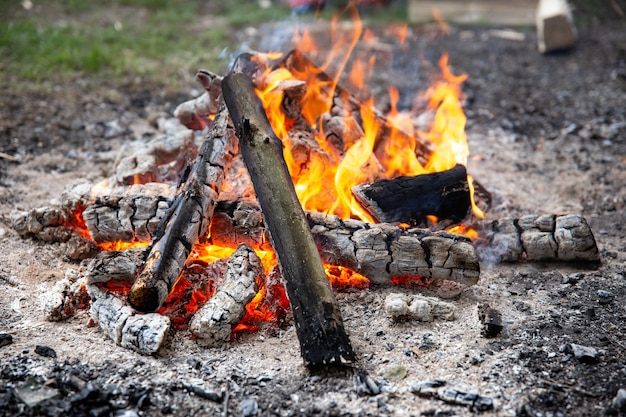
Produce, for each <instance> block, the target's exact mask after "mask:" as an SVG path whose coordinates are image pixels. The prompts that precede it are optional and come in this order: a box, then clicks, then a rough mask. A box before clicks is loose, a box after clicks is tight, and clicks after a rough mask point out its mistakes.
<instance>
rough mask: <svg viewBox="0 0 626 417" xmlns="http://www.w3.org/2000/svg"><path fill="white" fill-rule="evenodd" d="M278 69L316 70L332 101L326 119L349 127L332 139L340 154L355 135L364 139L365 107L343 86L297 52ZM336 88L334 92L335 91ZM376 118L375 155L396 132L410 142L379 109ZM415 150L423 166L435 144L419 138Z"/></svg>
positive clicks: (287, 55)
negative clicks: (337, 120) (363, 121)
mask: <svg viewBox="0 0 626 417" xmlns="http://www.w3.org/2000/svg"><path fill="white" fill-rule="evenodd" d="M278 66H279V67H283V68H286V69H288V70H290V71H292V72H293V71H295V72H302V71H308V72H311V71H313V72H314V73H315V74H316V77H317V78H318V80H320V81H322V82H323V83H324V84H325V85H324V86H322V88H321V91H322V93H323V94H326V95H327V97H326V98H325V99H326V100H328V101H330V102H331V106H330V107H329V109H328V113H327V114H326V116H327V117H330V118H335V117H340V118H341V119H342V121H341V122H340V124H342V125H344V128H345V127H348V129H347V131H346V132H342V133H341V134H340V136H337V137H336V141H333V140H331V142H337V143H335V145H336V147H337V151H339V152H340V153H342V152H343V151H346V150H347V149H348V148H349V147H350V145H351V142H350V137H351V136H358V137H359V138H360V137H361V136H359V133H358V132H359V131H360V130H362V120H361V108H362V107H363V106H364V104H363V103H362V102H361V101H360V100H359V99H358V98H357V97H356V96H354V95H353V94H351V93H350V92H349V91H348V90H346V89H344V88H342V87H341V86H339V85H336V84H335V83H334V81H333V79H332V78H331V77H330V76H329V75H328V74H326V73H325V72H324V71H322V70H321V69H320V68H318V67H317V66H316V65H315V64H314V63H313V62H312V61H311V60H310V59H309V58H308V57H306V56H305V55H304V54H303V53H302V52H300V51H298V50H297V49H294V50H292V51H290V52H289V53H288V54H286V55H285V57H284V58H283V59H282V61H280V62H279V63H278ZM333 86H334V89H332V87H333ZM374 118H375V119H376V123H377V124H378V125H379V126H380V128H379V129H378V133H377V135H376V139H375V145H374V152H375V153H376V154H378V153H384V152H385V150H384V146H381V145H382V144H384V142H385V140H386V139H387V138H388V137H389V136H390V135H391V134H392V133H393V134H394V135H396V137H397V138H398V140H402V139H405V140H407V142H408V141H409V135H408V134H407V133H405V132H403V131H401V130H399V129H398V128H397V127H396V126H395V125H394V124H393V123H391V122H390V121H389V120H388V119H387V118H386V117H384V116H383V115H382V114H381V113H380V112H379V111H377V110H376V109H374ZM354 122H356V124H357V125H359V127H358V128H356V127H352V128H350V126H351V125H353V124H354ZM354 129H356V131H354ZM344 130H345V129H344ZM413 151H414V152H415V155H416V156H417V159H418V160H419V161H420V163H422V164H423V165H424V164H425V163H426V162H427V161H428V160H429V159H430V156H431V155H432V152H433V145H432V144H431V143H430V142H429V141H428V140H426V139H423V138H419V137H417V138H415V149H414V150H413Z"/></svg>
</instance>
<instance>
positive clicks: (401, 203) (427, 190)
mask: <svg viewBox="0 0 626 417" xmlns="http://www.w3.org/2000/svg"><path fill="white" fill-rule="evenodd" d="M352 193H353V194H354V196H355V197H356V199H357V200H358V201H359V203H361V205H362V206H363V207H364V208H365V209H366V210H367V211H368V212H369V213H370V214H371V215H372V216H374V218H375V219H376V220H377V221H379V222H386V223H409V224H412V225H420V224H425V223H426V216H429V215H432V216H436V217H437V218H438V219H447V220H451V221H453V222H454V223H458V222H459V221H461V220H463V219H464V218H465V217H466V216H467V214H468V211H469V209H470V207H471V199H470V192H469V186H468V184H467V171H466V170H465V167H464V166H463V165H456V166H455V167H454V168H452V169H449V170H447V171H442V172H435V173H430V174H422V175H417V176H414V177H397V178H394V179H390V180H378V181H376V182H374V183H372V184H364V185H357V186H356V187H353V188H352Z"/></svg>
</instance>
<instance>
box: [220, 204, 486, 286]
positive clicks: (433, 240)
mask: <svg viewBox="0 0 626 417" xmlns="http://www.w3.org/2000/svg"><path fill="white" fill-rule="evenodd" d="M306 220H307V223H308V225H309V228H310V229H311V232H312V234H313V238H314V240H315V243H316V245H317V247H318V251H319V253H320V255H321V257H322V259H323V261H324V262H326V263H329V264H332V265H337V266H344V267H347V268H350V269H352V270H353V271H355V272H358V273H359V274H361V275H364V276H365V277H367V278H369V279H370V280H371V281H372V282H374V283H377V284H388V283H389V282H390V280H391V278H393V277H397V276H421V277H424V278H433V279H446V280H451V281H456V282H459V283H461V284H463V285H474V284H476V282H478V278H479V275H480V267H479V264H478V257H477V255H476V251H475V249H474V246H473V245H472V242H471V241H470V240H469V239H468V238H466V237H464V236H459V235H454V234H451V233H446V232H436V233H433V232H430V231H429V230H427V229H408V230H406V229H402V228H400V227H398V226H395V225H392V224H388V223H379V224H369V223H365V222H361V221H358V220H341V219H340V218H339V217H337V216H332V215H324V214H320V213H314V212H307V213H306ZM211 242H212V243H213V244H216V245H223V246H230V247H235V246H236V245H237V242H246V243H249V244H251V245H252V246H255V247H259V248H268V246H269V238H268V236H267V232H266V230H265V227H264V224H263V221H262V218H261V213H260V212H259V209H258V207H256V206H255V205H254V204H251V203H226V202H220V203H219V204H218V209H217V210H216V213H215V216H214V219H213V223H212V224H211Z"/></svg>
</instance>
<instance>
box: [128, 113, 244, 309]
mask: <svg viewBox="0 0 626 417" xmlns="http://www.w3.org/2000/svg"><path fill="white" fill-rule="evenodd" d="M228 122H229V118H228V112H227V111H226V108H225V106H224V105H222V106H221V109H220V111H218V114H217V115H216V116H215V120H214V121H213V124H212V126H211V129H210V131H209V136H208V138H207V139H206V140H205V141H204V143H203V144H202V147H201V148H200V152H199V155H198V158H197V159H196V162H195V164H194V166H193V168H192V170H191V173H190V175H189V178H188V179H187V181H186V182H185V184H184V186H183V189H182V192H181V193H180V194H179V195H178V196H177V197H176V200H175V201H174V203H173V205H172V208H171V209H170V211H169V213H168V214H169V215H168V216H166V217H165V218H164V220H165V221H164V222H163V224H162V225H163V228H162V230H163V232H162V235H157V236H155V237H154V239H153V242H152V245H151V247H150V252H149V254H148V257H147V258H146V262H145V264H144V267H143V269H142V270H141V271H140V273H139V275H138V276H137V279H136V281H135V283H134V284H133V286H132V288H131V290H130V292H129V294H128V301H129V303H130V305H131V306H133V307H134V308H135V309H137V310H139V311H142V312H153V311H156V310H157V309H158V308H159V307H160V306H161V305H162V304H163V301H165V298H166V297H167V295H168V294H169V292H170V290H171V289H172V287H173V286H174V284H175V283H176V281H177V280H178V277H179V275H180V273H181V271H182V270H183V266H184V264H185V262H186V260H187V257H188V256H189V253H190V252H191V248H192V247H193V245H194V244H195V242H196V241H197V240H198V237H202V236H205V235H206V232H207V230H208V227H209V224H210V222H211V217H212V215H213V210H214V209H215V204H216V203H217V196H218V193H219V190H220V188H221V187H222V184H223V182H224V179H225V177H226V173H227V171H228V169H229V168H230V165H231V163H232V160H233V159H234V157H235V155H236V153H237V152H238V146H237V140H236V137H235V135H234V130H233V129H232V128H231V127H229V126H228Z"/></svg>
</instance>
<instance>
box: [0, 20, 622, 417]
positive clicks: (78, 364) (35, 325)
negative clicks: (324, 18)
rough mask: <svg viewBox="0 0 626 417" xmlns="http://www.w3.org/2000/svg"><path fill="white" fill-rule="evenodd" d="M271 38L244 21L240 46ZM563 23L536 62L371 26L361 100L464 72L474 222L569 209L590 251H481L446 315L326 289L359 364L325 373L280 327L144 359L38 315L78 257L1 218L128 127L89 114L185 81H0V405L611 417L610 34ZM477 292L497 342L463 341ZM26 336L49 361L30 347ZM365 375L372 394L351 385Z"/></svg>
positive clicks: (486, 32)
mask: <svg viewBox="0 0 626 417" xmlns="http://www.w3.org/2000/svg"><path fill="white" fill-rule="evenodd" d="M284 30H286V29H285V28H283V27H282V26H281V27H268V28H261V29H260V30H259V32H258V33H257V35H256V37H255V38H256V40H257V42H258V43H259V45H258V46H259V47H262V46H263V45H264V44H270V43H275V42H277V41H276V38H275V36H276V35H277V34H280V33H281V32H282V31H284ZM325 30H326V29H322V32H323V31H325ZM579 30H580V33H579V35H580V39H579V41H578V43H577V45H576V47H575V49H573V50H571V51H567V52H563V53H558V54H552V55H547V56H543V55H540V54H539V53H538V52H537V47H536V36H535V34H534V32H532V31H529V32H524V31H521V32H518V33H521V34H522V35H523V39H522V40H519V39H518V40H511V39H505V38H503V37H502V34H501V33H499V32H494V31H492V30H491V29H490V28H460V27H454V28H451V32H450V34H449V35H448V36H440V35H437V36H434V35H435V34H436V33H437V31H436V30H433V29H432V28H427V29H414V30H413V33H412V34H411V36H409V39H408V41H407V42H408V44H407V45H405V46H399V45H398V43H397V41H394V40H392V38H389V37H386V36H385V31H383V30H380V31H379V32H380V33H379V35H380V44H379V45H380V47H379V52H380V58H379V60H378V61H377V62H378V65H379V67H380V68H381V69H380V71H378V72H377V75H376V77H374V78H373V79H372V80H370V83H371V84H372V85H373V86H374V87H376V88H378V89H379V90H381V91H378V93H379V95H382V90H383V87H385V88H386V86H388V85H392V84H395V85H399V87H400V91H401V93H402V97H401V105H404V106H408V105H409V104H410V102H411V100H412V98H413V96H414V93H415V92H417V91H418V90H423V89H424V85H426V84H425V83H426V82H428V81H427V80H428V78H429V77H428V76H429V75H430V74H431V69H432V67H434V66H435V65H436V61H437V60H438V59H439V56H440V55H441V53H442V52H445V51H447V52H448V53H449V55H450V62H451V64H452V67H453V72H454V73H457V74H458V73H461V72H464V73H467V74H469V80H468V81H467V82H466V83H465V84H464V92H465V94H466V96H467V100H466V103H465V111H466V114H467V117H468V124H467V133H468V138H469V142H470V150H471V153H472V157H471V162H470V164H469V167H468V170H469V172H470V173H471V174H472V175H474V176H475V178H477V179H478V181H480V183H481V184H482V185H483V186H484V187H485V188H487V189H488V190H489V191H491V192H492V193H493V196H494V205H493V207H492V209H491V210H490V211H489V213H488V218H493V219H496V218H501V217H505V216H519V215H523V214H532V213H581V214H583V215H584V216H586V218H587V219H588V221H589V223H590V225H591V227H592V229H593V230H594V232H595V236H596V240H597V242H598V245H599V248H600V251H601V256H602V263H601V265H600V266H596V267H588V266H585V265H571V264H569V265H564V264H558V265H556V264H537V263H517V264H512V265H492V264H488V263H486V262H485V263H484V264H483V265H481V268H482V273H481V280H480V282H479V284H477V285H476V286H474V287H473V288H470V289H468V290H466V291H464V292H463V293H462V294H461V295H460V296H459V297H458V298H457V299H455V300H454V303H455V305H456V306H457V313H458V318H457V319H456V320H454V321H434V322H431V323H420V322H401V323H395V322H392V321H391V320H390V319H389V318H388V317H386V315H385V312H384V309H383V307H382V306H383V302H384V298H385V296H386V295H387V294H388V293H390V292H407V293H415V292H424V293H426V294H428V290H427V289H424V288H413V287H394V288H370V289H367V290H347V291H343V292H340V293H338V294H337V296H338V299H339V302H340V305H341V308H342V312H343V316H344V320H345V324H346V328H347V331H348V333H349V335H350V337H351V340H352V343H353V345H354V348H355V350H356V352H357V355H358V357H359V361H358V363H357V364H356V365H355V366H354V367H352V368H346V369H340V370H310V369H307V368H306V367H305V366H304V365H303V363H302V360H301V357H300V352H299V347H298V342H297V338H296V335H295V331H294V329H293V327H287V328H286V329H282V330H280V331H278V332H277V333H274V334H266V333H263V332H260V333H252V334H243V335H240V336H239V337H238V338H237V339H235V340H233V341H232V342H231V343H230V344H229V345H228V346H224V347H223V348H211V349H207V348H203V347H201V346H198V345H197V344H196V343H195V342H194V341H193V340H192V339H191V337H190V335H189V333H187V332H172V334H171V335H170V337H169V340H168V342H167V346H165V348H163V349H162V350H161V351H160V352H159V353H158V354H157V355H155V356H150V357H146V356H141V355H139V354H136V353H134V352H131V351H128V350H125V349H122V348H120V347H118V346H116V345H115V344H114V343H113V342H112V341H111V340H109V339H107V338H106V336H104V335H103V334H102V332H101V331H100V330H99V328H98V327H90V326H89V325H88V323H89V319H88V316H87V313H86V312H84V311H82V312H79V313H78V314H77V315H76V316H75V317H73V318H72V319H70V320H68V321H66V322H61V323H51V322H47V321H45V320H43V318H42V315H41V311H40V308H39V305H38V301H37V299H38V296H39V295H40V294H41V293H42V292H43V291H45V290H46V289H47V288H50V287H51V286H52V284H53V283H54V282H55V281H56V280H58V279H60V278H63V276H65V274H66V273H68V271H76V270H78V269H79V265H78V264H77V263H73V262H71V261H69V260H67V259H65V258H64V256H63V254H64V253H65V250H64V247H63V244H48V243H43V242H39V241H35V240H23V239H21V238H20V237H19V236H18V235H17V233H16V232H15V231H14V230H13V229H12V226H11V221H10V214H11V212H13V211H14V210H17V209H19V210H28V209H31V208H36V207H40V206H44V205H50V204H54V203H55V202H56V203H58V199H59V197H60V195H61V192H62V191H63V190H64V189H66V188H68V187H71V186H72V185H73V184H75V183H77V182H79V181H84V180H90V181H94V182H96V181H99V180H101V179H103V178H105V177H106V176H108V175H109V174H110V170H111V169H112V168H113V160H112V159H113V158H114V156H111V155H115V152H112V151H115V150H117V149H119V148H120V147H121V146H122V145H123V144H124V143H125V142H128V141H131V140H135V139H136V138H135V137H133V136H132V134H129V133H128V132H126V131H124V130H122V131H121V133H119V134H114V133H111V132H109V133H107V132H106V129H105V128H104V127H105V126H106V123H107V122H110V121H117V122H118V123H119V125H121V126H129V125H132V124H134V126H137V125H140V124H141V123H145V121H146V119H147V117H148V115H149V114H153V113H155V112H158V111H166V112H171V111H172V110H173V108H174V107H175V106H176V105H177V104H179V103H180V102H182V101H184V100H186V99H188V98H190V94H191V90H192V89H196V92H197V88H198V87H197V86H189V85H181V86H180V90H181V93H179V94H171V95H165V94H160V93H159V90H158V88H157V87H156V86H147V85H137V84H134V83H132V82H129V83H127V84H123V85H111V84H107V83H106V82H105V83H104V84H100V83H99V82H98V81H97V80H76V82H75V83H72V84H69V85H59V86H55V87H54V88H53V89H51V91H49V92H48V93H46V94H35V93H23V92H20V91H14V90H12V89H11V88H10V87H6V86H5V87H2V98H1V99H0V100H1V101H2V106H0V151H1V152H4V153H6V154H9V155H13V156H15V157H16V158H17V161H11V160H9V159H6V158H4V157H2V158H0V247H2V251H1V252H0V278H1V279H0V333H5V334H10V335H11V336H12V343H11V344H9V345H7V346H3V347H0V415H3V416H4V415H6V416H21V415H24V416H28V415H46V416H53V415H54V416H57V415H58V416H60V415H63V416H83V415H85V416H87V415H90V416H109V415H111V416H113V415H115V416H135V415H140V416H161V415H173V416H192V415H223V416H227V415H235V416H240V415H246V416H249V415H285V416H287V415H289V416H291V415H307V416H308V415H328V416H366V415H381V416H384V415H397V416H419V415H423V416H456V415H459V416H469V415H476V414H482V415H485V416H490V415H494V416H495V415H498V416H513V415H519V416H559V415H562V416H591V415H603V414H609V415H619V414H620V411H619V410H617V409H615V407H613V406H612V401H613V399H614V397H615V396H616V394H617V392H618V389H620V388H625V389H626V368H624V363H626V354H625V353H624V352H625V351H626V348H625V343H626V342H625V341H624V340H623V335H624V334H625V332H626V311H625V310H624V305H625V300H626V272H625V265H626V244H625V243H624V240H623V237H622V236H623V233H624V227H625V226H624V224H625V223H626V210H625V206H626V110H625V108H626V31H625V30H624V27H623V24H621V23H620V22H613V23H611V24H608V25H604V26H598V25H593V24H588V25H585V26H583V27H579ZM270 35H272V36H270ZM259 39H260V40H259ZM481 303H488V304H490V305H491V307H493V308H495V309H497V310H498V311H500V312H501V314H502V317H503V321H504V331H503V332H502V333H501V334H500V335H499V336H498V337H495V338H490V339H487V338H484V337H482V336H481V323H480V321H479V319H478V312H477V307H478V305H479V304H481ZM39 345H41V346H48V347H50V348H52V349H53V350H54V351H55V352H56V357H47V356H44V355H42V354H41V353H45V351H42V350H41V349H38V350H37V352H40V353H37V352H36V350H35V348H36V346H39ZM572 345H582V346H585V347H590V348H594V349H595V350H596V352H597V357H596V358H595V359H593V360H585V358H581V359H577V358H576V357H575V355H574V353H573V350H572ZM365 375H368V376H369V378H371V380H372V381H374V382H375V383H376V385H377V387H378V388H379V391H380V392H379V393H376V390H372V389H371V387H370V388H367V386H366V384H365V385H364V384H363V383H362V381H363V380H364V379H365ZM423 380H443V381H446V382H447V383H448V384H449V385H451V386H454V387H456V388H458V389H461V390H465V391H466V392H470V393H479V394H481V395H483V396H487V397H490V398H491V399H493V400H494V402H495V410H492V411H484V412H479V411H478V410H476V409H475V408H472V407H466V406H462V405H454V404H450V403H446V402H444V401H441V400H438V399H432V398H422V397H419V396H417V395H415V394H413V393H412V392H411V387H412V386H414V384H415V383H416V381H423ZM86 382H89V384H87V385H85V383H86ZM28 384H30V385H32V386H35V387H36V388H37V389H35V391H36V392H38V393H41V392H43V391H42V388H41V384H43V385H44V386H45V388H50V389H53V390H56V394H57V395H56V397H55V398H53V399H49V400H46V401H43V402H40V403H39V404H38V405H37V406H36V407H34V408H29V407H28V406H26V405H25V404H24V403H23V400H20V399H19V398H18V396H17V392H18V391H19V392H23V391H24V390H25V389H26V388H25V387H26V386H27V385H28ZM20 390H21V391H20ZM622 413H623V411H622Z"/></svg>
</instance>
